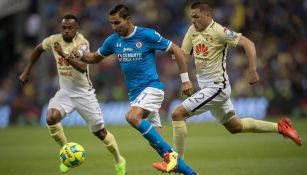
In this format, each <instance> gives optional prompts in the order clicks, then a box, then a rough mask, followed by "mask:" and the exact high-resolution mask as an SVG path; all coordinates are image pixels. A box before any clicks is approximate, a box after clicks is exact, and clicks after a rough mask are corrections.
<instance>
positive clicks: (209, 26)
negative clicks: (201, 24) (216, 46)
mask: <svg viewBox="0 0 307 175" xmlns="http://www.w3.org/2000/svg"><path fill="white" fill-rule="evenodd" d="M213 23H214V21H213V19H212V21H211V23H210V24H209V25H208V26H207V27H206V28H205V30H203V31H202V32H206V31H207V30H208V29H209V28H211V26H212V25H213Z"/></svg>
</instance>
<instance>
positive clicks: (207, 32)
mask: <svg viewBox="0 0 307 175" xmlns="http://www.w3.org/2000/svg"><path fill="white" fill-rule="evenodd" d="M191 17H192V25H191V26H190V28H189V29H188V31H187V33H186V35H185V37H184V40H183V43H182V47H181V49H182V50H183V52H184V53H185V55H186V57H187V59H188V58H189V57H190V55H192V56H193V57H194V59H195V66H196V73H197V80H198V84H199V87H200V88H201V90H199V91H198V92H196V93H195V94H193V95H192V96H191V97H189V98H187V99H186V100H185V101H183V102H182V103H181V104H180V105H179V106H177V108H176V109H175V111H174V112H173V114H172V120H173V140H174V148H175V150H176V151H177V152H178V154H179V155H180V156H183V154H184V141H185V138H186V136H187V127H186V122H185V119H187V118H188V117H190V116H192V115H194V114H200V113H203V112H206V111H210V112H211V113H212V115H213V116H214V117H215V118H216V119H217V120H218V121H219V122H220V123H221V124H223V125H224V127H225V128H226V129H227V130H228V131H229V132H230V133H232V134H235V133H246V132H252V133H268V132H276V133H280V134H282V135H283V136H284V137H287V138H290V139H292V140H293V141H294V142H295V143H296V144H297V145H301V140H300V138H299V136H298V134H297V133H296V131H295V130H294V128H293V127H292V124H291V122H290V120H289V119H288V118H284V119H282V120H281V121H279V122H278V123H273V122H267V121H261V120H255V119H252V118H243V119H240V118H239V117H238V116H237V115H236V112H235V108H234V106H233V104H232V103H231V101H230V94H231V87H230V84H229V79H228V75H227V73H226V55H227V48H228V46H229V45H231V46H233V47H236V46H238V47H243V49H244V51H245V53H246V56H247V59H248V62H249V67H248V83H249V84H251V85H253V84H255V83H257V82H258V81H259V76H258V73H257V69H256V49H255V45H254V43H253V42H252V41H251V40H249V39H248V38H246V37H244V36H243V35H242V34H240V33H236V32H234V31H231V30H230V29H228V28H226V27H223V26H221V25H220V24H218V23H217V22H215V21H214V20H213V19H212V9H211V7H210V6H209V5H208V4H207V3H206V2H203V1H201V2H195V3H193V4H192V5H191Z"/></svg>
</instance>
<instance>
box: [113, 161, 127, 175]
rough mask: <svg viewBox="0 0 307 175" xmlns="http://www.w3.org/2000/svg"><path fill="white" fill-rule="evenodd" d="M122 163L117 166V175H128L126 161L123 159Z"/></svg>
mask: <svg viewBox="0 0 307 175" xmlns="http://www.w3.org/2000/svg"><path fill="white" fill-rule="evenodd" d="M123 160H124V161H123V162H122V163H117V164H115V170H116V175H126V174H127V172H126V160H125V159H124V158H123Z"/></svg>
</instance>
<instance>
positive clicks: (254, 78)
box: [247, 70, 259, 85]
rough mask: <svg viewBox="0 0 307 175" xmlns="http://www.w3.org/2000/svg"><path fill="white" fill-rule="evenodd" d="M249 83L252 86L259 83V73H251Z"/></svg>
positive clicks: (249, 73)
mask: <svg viewBox="0 0 307 175" xmlns="http://www.w3.org/2000/svg"><path fill="white" fill-rule="evenodd" d="M247 81H248V83H249V84H250V85H253V84H256V83H257V82H258V81H259V75H258V73H257V71H255V70H254V71H249V72H248V79H247Z"/></svg>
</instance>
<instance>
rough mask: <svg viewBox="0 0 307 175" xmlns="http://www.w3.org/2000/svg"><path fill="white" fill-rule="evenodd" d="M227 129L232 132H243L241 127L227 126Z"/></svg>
mask: <svg viewBox="0 0 307 175" xmlns="http://www.w3.org/2000/svg"><path fill="white" fill-rule="evenodd" d="M227 130H228V131H229V132H230V133H231V134H237V133H240V132H241V130H242V129H241V128H239V127H235V128H227Z"/></svg>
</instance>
